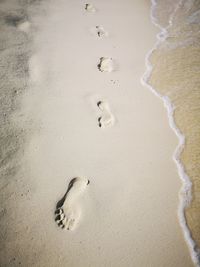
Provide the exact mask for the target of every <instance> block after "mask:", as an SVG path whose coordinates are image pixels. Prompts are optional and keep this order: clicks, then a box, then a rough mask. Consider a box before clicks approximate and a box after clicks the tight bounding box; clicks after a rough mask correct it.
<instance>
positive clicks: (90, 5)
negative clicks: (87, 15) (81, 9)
mask: <svg viewBox="0 0 200 267" xmlns="http://www.w3.org/2000/svg"><path fill="white" fill-rule="evenodd" d="M85 10H86V11H88V12H92V13H94V12H96V8H95V7H94V6H93V5H92V4H85Z"/></svg>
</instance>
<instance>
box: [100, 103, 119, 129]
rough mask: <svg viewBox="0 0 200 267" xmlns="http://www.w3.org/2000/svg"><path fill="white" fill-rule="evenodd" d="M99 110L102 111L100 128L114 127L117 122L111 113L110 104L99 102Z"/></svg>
mask: <svg viewBox="0 0 200 267" xmlns="http://www.w3.org/2000/svg"><path fill="white" fill-rule="evenodd" d="M97 106H98V108H99V109H100V110H101V113H102V115H101V116H100V117H99V118H98V125H99V127H100V128H106V127H109V126H113V125H114V122H115V117H114V116H113V114H112V112H111V111H110V107H109V104H108V103H107V102H105V101H98V102H97Z"/></svg>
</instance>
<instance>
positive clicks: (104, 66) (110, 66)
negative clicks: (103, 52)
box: [97, 57, 114, 72]
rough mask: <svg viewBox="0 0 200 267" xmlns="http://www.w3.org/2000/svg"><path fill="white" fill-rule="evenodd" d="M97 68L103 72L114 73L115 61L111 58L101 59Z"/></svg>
mask: <svg viewBox="0 0 200 267" xmlns="http://www.w3.org/2000/svg"><path fill="white" fill-rule="evenodd" d="M97 67H98V70H99V71H101V72H112V71H113V70H114V62H113V59H112V58H109V57H101V58H100V60H99V63H98V65H97Z"/></svg>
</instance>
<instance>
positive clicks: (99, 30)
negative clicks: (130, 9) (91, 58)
mask: <svg viewBox="0 0 200 267" xmlns="http://www.w3.org/2000/svg"><path fill="white" fill-rule="evenodd" d="M96 34H97V36H98V37H99V38H102V37H104V36H108V33H107V32H106V31H105V30H104V28H103V27H102V26H96Z"/></svg>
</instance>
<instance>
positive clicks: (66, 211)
mask: <svg viewBox="0 0 200 267" xmlns="http://www.w3.org/2000/svg"><path fill="white" fill-rule="evenodd" d="M89 183H90V181H89V180H88V179H85V178H80V177H76V178H73V179H72V180H71V181H70V183H69V185H68V189H67V192H66V193H65V195H64V196H63V198H62V199H61V200H60V201H58V203H57V205H56V211H55V221H56V222H57V224H58V226H59V227H61V228H62V229H67V230H74V229H75V227H76V225H77V223H78V221H79V219H80V217H81V210H80V209H79V208H78V206H77V204H78V201H79V199H80V196H81V194H82V193H83V192H84V191H85V189H86V187H87V185H89Z"/></svg>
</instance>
